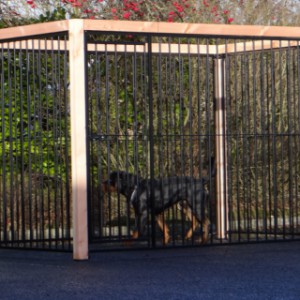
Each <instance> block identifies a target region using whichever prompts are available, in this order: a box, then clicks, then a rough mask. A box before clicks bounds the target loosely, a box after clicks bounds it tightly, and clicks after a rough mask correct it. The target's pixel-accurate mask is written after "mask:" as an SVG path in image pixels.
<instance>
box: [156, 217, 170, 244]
mask: <svg viewBox="0 0 300 300" xmlns="http://www.w3.org/2000/svg"><path fill="white" fill-rule="evenodd" d="M156 221H157V224H158V226H159V227H160V229H161V231H162V232H163V234H164V239H163V240H164V245H166V244H168V243H169V242H170V234H169V228H168V226H167V225H166V224H165V222H164V216H163V212H162V213H161V214H160V215H158V216H157V217H156Z"/></svg>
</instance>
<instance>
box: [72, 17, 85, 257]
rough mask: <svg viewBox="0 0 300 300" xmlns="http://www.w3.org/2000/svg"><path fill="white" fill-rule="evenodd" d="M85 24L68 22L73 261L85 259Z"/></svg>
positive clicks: (77, 21) (78, 21)
mask: <svg viewBox="0 0 300 300" xmlns="http://www.w3.org/2000/svg"><path fill="white" fill-rule="evenodd" d="M83 22H84V21H83V20H70V21H69V56H70V58H69V59H70V109H71V155H72V160H71V161H72V205H73V258H74V259H75V260H85V259H88V211H87V207H88V205H87V147H86V99H85V98H86V91H85V86H86V84H85V82H86V81H85V79H86V78H85V38H84V29H83V28H84V26H83V25H84V23H83Z"/></svg>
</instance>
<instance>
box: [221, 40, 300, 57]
mask: <svg viewBox="0 0 300 300" xmlns="http://www.w3.org/2000/svg"><path fill="white" fill-rule="evenodd" d="M299 46H300V42H299V41H278V40H272V41H270V40H260V41H250V42H247V41H245V43H243V42H239V43H230V44H227V45H220V46H219V47H218V54H226V53H227V54H232V53H240V52H252V51H262V50H270V49H274V50H276V49H284V48H289V47H299Z"/></svg>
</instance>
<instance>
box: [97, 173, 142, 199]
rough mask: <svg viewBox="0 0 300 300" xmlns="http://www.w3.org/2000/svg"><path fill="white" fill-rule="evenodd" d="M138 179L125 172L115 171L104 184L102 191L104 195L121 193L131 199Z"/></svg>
mask: <svg viewBox="0 0 300 300" xmlns="http://www.w3.org/2000/svg"><path fill="white" fill-rule="evenodd" d="M137 182H138V177H137V176H136V175H134V174H131V173H128V172H125V171H114V172H111V173H110V174H109V178H108V179H107V180H105V181H103V182H102V191H103V192H104V193H108V192H110V193H120V194H122V195H124V196H125V197H127V198H130V196H131V194H132V192H133V190H134V188H135V186H136V184H137Z"/></svg>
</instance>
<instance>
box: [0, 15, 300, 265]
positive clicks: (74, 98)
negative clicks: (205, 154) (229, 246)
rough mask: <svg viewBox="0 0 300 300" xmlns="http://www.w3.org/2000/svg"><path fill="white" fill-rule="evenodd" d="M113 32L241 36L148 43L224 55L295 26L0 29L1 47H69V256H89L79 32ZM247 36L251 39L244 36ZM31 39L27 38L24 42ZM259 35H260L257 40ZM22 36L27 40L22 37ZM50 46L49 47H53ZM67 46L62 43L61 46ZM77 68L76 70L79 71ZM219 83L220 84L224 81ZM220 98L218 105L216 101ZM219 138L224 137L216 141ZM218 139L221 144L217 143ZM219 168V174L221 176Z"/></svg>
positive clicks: (94, 24) (90, 23) (262, 44)
mask: <svg viewBox="0 0 300 300" xmlns="http://www.w3.org/2000/svg"><path fill="white" fill-rule="evenodd" d="M85 31H91V32H93V31H95V32H106V33H108V32H118V33H121V32H123V33H127V32H130V33H139V34H148V33H152V34H161V35H163V34H166V35H170V34H172V35H182V34H184V35H188V36H191V37H192V36H197V35H202V36H203V37H215V38H217V37H219V38H223V37H224V38H225V37H232V38H241V39H244V40H245V42H238V43H230V44H226V45H186V44H181V45H178V44H165V43H161V44H158V43H154V44H152V46H151V51H152V52H153V53H170V54H172V53H173V54H178V53H180V54H191V55H199V54H200V55H227V54H230V53H237V52H246V51H260V50H266V49H276V48H284V47H287V48H289V47H299V41H300V27H278V26H277V27H271V26H250V25H246V26H243V25H215V24H214V25H212V24H184V23H172V24H170V23H163V22H160V23H158V22H128V21H107V20H65V21H57V22H49V23H43V24H34V25H26V26H20V27H15V28H7V29H1V30H0V47H1V48H2V49H45V50H48V49H49V50H58V49H60V50H68V51H69V52H70V55H69V57H70V74H71V75H70V86H71V89H70V105H71V148H72V201H73V239H74V243H73V257H74V259H76V260H83V259H88V221H87V220H88V217H87V214H88V213H87V147H86V143H85V142H83V141H86V113H85V105H86V104H85V98H86V91H85V89H86V86H85V71H84V69H85V41H84V32H85ZM62 32H65V33H68V34H69V40H68V41H67V42H66V41H60V42H59V41H55V40H54V41H47V40H46V38H45V39H41V35H45V37H46V36H47V35H54V34H58V33H62ZM247 38H248V39H251V41H250V42H249V41H247ZM29 39H30V41H29V42H27V41H28V40H29ZM262 39H263V40H262ZM26 40H27V41H26ZM87 47H88V51H95V50H97V51H113V52H115V51H117V52H124V51H126V52H147V46H143V45H136V46H133V45H127V46H126V47H125V46H124V45H113V44H107V45H103V44H102V45H101V44H99V45H92V44H89V45H88V46H87ZM53 48H54V49H53ZM66 48H67V49H66ZM221 69H222V67H221V65H220V62H218V64H217V65H216V69H215V73H216V74H215V77H216V76H217V77H219V76H220V74H221V73H222V72H220V70H221ZM78 70H81V72H78ZM216 85H217V87H218V88H216V94H215V97H216V100H220V99H222V97H223V95H222V93H221V91H222V88H220V87H221V83H220V82H219V81H217V82H216ZM223 88H224V87H223ZM220 106H221V104H220V105H219V107H220ZM222 113H223V112H222V111H221V110H219V111H218V112H217V115H216V118H217V120H218V122H217V124H218V126H219V127H218V132H220V134H221V133H222V132H224V127H222V126H223V125H224V124H223V123H224V115H222ZM217 143H224V141H221V140H220V141H217ZM222 145H223V144H222ZM223 156H224V154H223V153H220V154H218V157H219V159H218V164H219V165H220V166H219V167H220V169H223V171H224V168H225V166H224V164H225V163H226V162H224V161H223V160H222V157H223ZM222 174H223V173H222V170H221V173H219V175H218V178H219V179H220V178H221V179H222V176H223V175H222ZM221 179H220V180H219V181H221V182H220V184H219V185H220V188H219V191H220V194H221V195H220V197H221V199H222V202H221V203H220V220H219V222H220V223H221V225H220V232H219V235H220V237H224V235H225V231H226V229H225V226H226V224H225V223H226V222H227V221H226V217H225V214H224V206H225V205H226V203H225V201H226V200H225V199H224V193H225V192H226V191H224V190H226V187H225V185H226V182H225V181H224V180H221Z"/></svg>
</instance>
